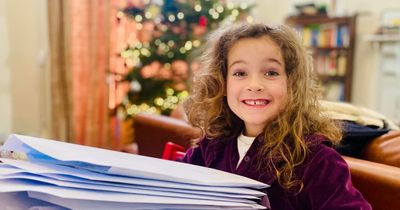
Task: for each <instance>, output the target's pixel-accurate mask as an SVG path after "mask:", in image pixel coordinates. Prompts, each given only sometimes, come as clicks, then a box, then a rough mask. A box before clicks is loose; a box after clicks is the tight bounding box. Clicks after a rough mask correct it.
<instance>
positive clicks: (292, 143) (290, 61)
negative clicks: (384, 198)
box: [184, 23, 342, 191]
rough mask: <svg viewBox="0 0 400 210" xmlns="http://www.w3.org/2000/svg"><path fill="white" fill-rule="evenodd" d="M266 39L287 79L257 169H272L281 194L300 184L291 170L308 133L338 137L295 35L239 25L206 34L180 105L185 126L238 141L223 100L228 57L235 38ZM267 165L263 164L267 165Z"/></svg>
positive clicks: (235, 120) (237, 126)
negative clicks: (278, 56) (198, 65)
mask: <svg viewBox="0 0 400 210" xmlns="http://www.w3.org/2000/svg"><path fill="white" fill-rule="evenodd" d="M262 36H268V37H269V38H271V39H272V40H273V41H274V42H275V43H276V44H277V45H278V46H279V47H280V49H281V51H282V55H283V60H284V62H285V67H286V69H285V71H286V74H287V93H288V97H287V101H286V104H285V107H284V108H283V110H282V111H281V112H280V113H279V114H278V116H277V117H276V119H275V120H273V121H272V122H270V123H268V125H267V126H266V127H265V129H264V132H263V137H264V141H263V145H262V147H261V148H260V154H261V156H260V157H262V159H263V160H262V161H259V165H258V166H259V167H258V168H259V170H260V169H262V168H264V167H271V168H272V169H273V170H274V171H275V176H276V178H277V180H278V181H279V183H280V184H281V186H283V187H284V188H286V189H291V188H292V187H298V188H296V189H298V191H301V189H302V186H303V183H302V182H301V180H298V177H296V176H295V173H294V169H295V167H297V166H299V165H300V164H302V163H303V162H304V160H305V158H306V156H307V152H308V149H307V148H308V145H307V142H306V141H304V137H305V135H307V134H320V135H323V136H325V137H326V138H328V139H330V141H332V143H333V144H337V143H338V142H339V141H340V139H341V138H342V133H341V128H340V125H339V124H338V123H337V122H334V121H332V120H331V119H328V118H327V117H324V116H322V115H321V114H320V107H319V101H318V99H319V95H320V88H319V82H318V80H317V77H316V75H315V73H314V71H313V67H312V58H311V56H310V55H309V54H308V53H307V50H306V48H305V47H304V46H303V45H302V42H301V39H300V37H299V36H298V34H297V33H296V32H295V31H294V30H293V29H291V28H290V27H288V26H285V25H279V26H274V27H270V26H267V25H265V24H256V23H254V24H240V25H234V26H229V27H225V28H221V29H219V30H217V31H216V32H214V33H213V34H211V36H210V37H209V40H208V42H207V44H206V48H205V52H204V53H203V56H202V57H201V59H200V61H201V69H200V70H199V71H198V72H197V73H196V74H195V75H194V79H193V86H192V88H193V90H192V93H191V95H190V97H189V98H188V100H187V101H186V102H185V104H184V106H185V111H186V114H187V116H188V120H189V122H190V123H191V124H192V125H193V126H195V127H198V128H200V129H201V130H202V131H203V136H207V137H208V138H210V139H221V138H224V137H237V136H238V135H239V134H240V133H241V132H242V131H243V129H244V122H243V121H242V120H241V119H240V118H239V117H237V116H236V115H235V114H234V113H233V112H232V111H231V110H230V108H229V106H228V104H227V100H226V97H225V96H224V93H225V88H226V77H227V71H228V69H227V55H228V51H229V50H230V48H231V47H232V46H233V45H234V44H235V43H236V42H237V41H238V40H240V39H243V38H259V37H262ZM266 160H267V161H266Z"/></svg>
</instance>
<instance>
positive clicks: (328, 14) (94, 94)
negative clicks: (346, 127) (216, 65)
mask: <svg viewBox="0 0 400 210" xmlns="http://www.w3.org/2000/svg"><path fill="white" fill-rule="evenodd" d="M233 22H263V23H268V24H288V25H291V26H293V27H294V28H295V29H296V30H298V31H299V33H300V34H301V35H302V37H303V42H304V44H305V45H306V46H307V47H308V49H309V50H310V53H311V54H312V55H313V57H314V69H315V71H317V73H318V75H319V76H320V78H321V83H322V86H323V88H324V93H323V97H324V99H326V100H330V101H342V102H346V103H351V104H353V105H357V106H359V107H364V108H368V109H371V110H374V111H376V112H379V113H381V114H382V115H384V116H387V117H388V118H390V119H392V120H393V121H394V122H397V123H399V122H400V34H399V27H400V2H399V1H398V0H381V1H372V2H368V3H366V2H365V1H363V0H346V1H345V0H325V1H322V0H320V1H300V0H279V1H278V0H263V1H255V0H248V1H239V0H231V1H228V0H225V1H214V0H91V1H90V0H87V1H81V0H68V1H67V0H64V1H62V0H0V140H5V139H6V138H7V136H8V135H9V134H11V133H18V134H25V135H31V136H39V137H44V138H53V139H58V140H62V141H68V142H74V143H79V144H85V145H90V146H96V147H103V148H111V149H117V150H119V149H120V148H122V147H123V146H124V145H126V144H128V143H130V142H132V141H133V139H132V136H133V133H134V130H133V126H132V123H134V122H133V121H132V116H134V115H135V114H136V113H139V112H148V113H152V114H162V115H169V116H172V117H174V118H179V119H182V120H184V116H183V115H182V111H181V110H180V106H179V103H180V102H181V101H182V100H184V99H185V98H186V97H187V96H188V94H189V90H190V81H191V76H192V74H193V72H195V71H196V70H197V69H198V68H199V64H198V62H197V58H198V56H199V54H200V53H201V51H202V46H203V43H204V40H205V38H206V37H207V34H208V33H210V32H211V31H213V30H214V29H216V28H217V27H219V26H221V25H227V24H232V23H233Z"/></svg>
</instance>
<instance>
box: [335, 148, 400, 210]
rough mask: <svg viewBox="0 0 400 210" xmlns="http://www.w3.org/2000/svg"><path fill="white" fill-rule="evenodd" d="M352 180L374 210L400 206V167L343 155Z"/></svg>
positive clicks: (390, 209) (387, 209)
mask: <svg viewBox="0 0 400 210" xmlns="http://www.w3.org/2000/svg"><path fill="white" fill-rule="evenodd" d="M343 158H344V159H345V161H346V162H347V164H348V165H349V168H350V172H351V177H352V181H353V184H354V186H355V187H357V189H358V190H359V191H360V192H361V193H362V195H363V196H364V198H365V199H367V201H368V202H369V203H370V204H371V205H372V208H373V209H374V210H380V209H382V210H392V209H393V210H395V209H399V206H400V168H398V167H394V166H389V165H385V164H380V163H375V162H371V161H367V160H361V159H357V158H352V157H345V156H344V157H343Z"/></svg>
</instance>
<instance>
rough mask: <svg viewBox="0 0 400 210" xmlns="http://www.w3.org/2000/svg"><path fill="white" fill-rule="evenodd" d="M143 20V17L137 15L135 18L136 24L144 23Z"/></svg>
mask: <svg viewBox="0 0 400 210" xmlns="http://www.w3.org/2000/svg"><path fill="white" fill-rule="evenodd" d="M142 20H143V17H142V16H141V15H136V16H135V21H136V22H142Z"/></svg>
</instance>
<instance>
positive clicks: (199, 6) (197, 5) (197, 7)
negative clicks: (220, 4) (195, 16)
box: [194, 4, 201, 12]
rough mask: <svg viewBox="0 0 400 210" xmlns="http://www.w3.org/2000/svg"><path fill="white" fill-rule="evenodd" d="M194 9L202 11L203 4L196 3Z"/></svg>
mask: <svg viewBox="0 0 400 210" xmlns="http://www.w3.org/2000/svg"><path fill="white" fill-rule="evenodd" d="M194 11H196V12H200V11H201V5H200V4H196V5H194Z"/></svg>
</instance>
